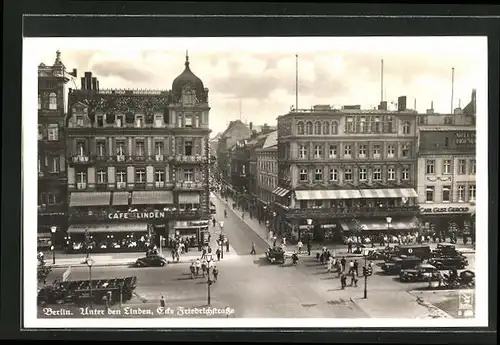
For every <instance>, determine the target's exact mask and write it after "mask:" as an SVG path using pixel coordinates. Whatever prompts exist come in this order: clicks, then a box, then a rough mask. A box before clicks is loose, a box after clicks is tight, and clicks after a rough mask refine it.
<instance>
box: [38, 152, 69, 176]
mask: <svg viewBox="0 0 500 345" xmlns="http://www.w3.org/2000/svg"><path fill="white" fill-rule="evenodd" d="M61 162H62V164H65V162H64V160H61V156H60V155H59V154H56V153H54V154H50V153H49V154H42V155H41V156H39V157H38V172H39V173H41V172H43V171H45V170H46V171H48V172H49V173H59V172H60V171H61V170H62V169H63V167H62V166H61Z"/></svg>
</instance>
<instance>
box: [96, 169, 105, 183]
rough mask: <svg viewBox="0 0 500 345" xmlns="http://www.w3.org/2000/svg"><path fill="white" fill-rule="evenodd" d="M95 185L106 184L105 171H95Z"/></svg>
mask: <svg viewBox="0 0 500 345" xmlns="http://www.w3.org/2000/svg"><path fill="white" fill-rule="evenodd" d="M97 183H98V184H105V183H106V170H104V169H102V170H98V171H97Z"/></svg>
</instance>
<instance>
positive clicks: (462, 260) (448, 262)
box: [429, 256, 469, 270]
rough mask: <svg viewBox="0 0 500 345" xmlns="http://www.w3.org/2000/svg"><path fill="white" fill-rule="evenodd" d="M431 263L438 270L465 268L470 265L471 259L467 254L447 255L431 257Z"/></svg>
mask: <svg viewBox="0 0 500 345" xmlns="http://www.w3.org/2000/svg"><path fill="white" fill-rule="evenodd" d="M429 264H431V265H433V266H434V267H436V268H437V269H438V270H449V269H452V268H456V269H464V268H465V267H467V266H469V261H468V260H467V258H466V257H465V256H446V257H439V258H431V259H429Z"/></svg>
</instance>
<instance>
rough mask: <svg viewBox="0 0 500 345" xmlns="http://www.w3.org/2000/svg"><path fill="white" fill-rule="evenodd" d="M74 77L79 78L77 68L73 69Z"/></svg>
mask: <svg viewBox="0 0 500 345" xmlns="http://www.w3.org/2000/svg"><path fill="white" fill-rule="evenodd" d="M70 74H71V75H72V76H73V77H75V78H76V77H78V73H77V71H76V68H73V72H71V73H70Z"/></svg>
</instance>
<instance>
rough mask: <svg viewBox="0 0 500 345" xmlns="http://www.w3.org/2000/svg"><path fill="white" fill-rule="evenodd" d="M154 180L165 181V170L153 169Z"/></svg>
mask: <svg viewBox="0 0 500 345" xmlns="http://www.w3.org/2000/svg"><path fill="white" fill-rule="evenodd" d="M155 182H165V171H163V170H161V169H156V170H155Z"/></svg>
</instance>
